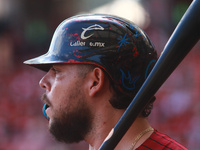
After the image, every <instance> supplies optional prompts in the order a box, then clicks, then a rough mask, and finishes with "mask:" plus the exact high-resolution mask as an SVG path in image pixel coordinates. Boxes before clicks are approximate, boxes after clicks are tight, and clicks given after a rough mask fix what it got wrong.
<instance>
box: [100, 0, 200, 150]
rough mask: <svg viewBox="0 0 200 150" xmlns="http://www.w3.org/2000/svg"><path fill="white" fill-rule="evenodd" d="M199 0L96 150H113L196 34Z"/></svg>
mask: <svg viewBox="0 0 200 150" xmlns="http://www.w3.org/2000/svg"><path fill="white" fill-rule="evenodd" d="M199 28H200V0H194V1H193V2H192V3H191V4H190V6H189V7H188V9H187V11H186V12H185V14H184V15H183V17H182V19H181V20H180V22H179V23H178V25H177V27H176V29H175V30H174V32H173V33H172V35H171V37H170V38H169V40H168V42H167V44H166V45H165V47H164V50H163V53H162V55H161V56H160V58H159V59H158V61H157V63H156V64H155V66H154V68H153V69H152V71H151V73H150V74H149V76H148V78H147V79H146V81H145V82H144V84H143V85H142V87H141V88H140V90H139V91H138V93H137V94H136V96H135V98H134V99H133V100H132V102H131V104H130V105H129V107H128V108H127V109H126V111H125V112H124V114H123V115H122V117H121V118H120V120H119V121H118V123H117V124H116V125H115V127H114V128H113V129H112V130H111V132H110V133H109V135H108V136H107V138H106V139H105V140H104V142H103V144H102V145H101V147H100V148H99V150H113V149H114V148H115V147H116V145H117V144H118V143H119V141H120V140H121V138H122V137H123V136H124V134H125V133H126V131H127V130H128V129H129V127H130V126H131V124H132V123H133V122H134V121H135V119H136V118H137V116H138V115H139V113H140V111H141V110H142V109H144V107H145V106H146V105H147V104H148V102H149V99H150V98H151V97H152V96H153V95H154V94H155V93H156V92H157V91H158V89H159V88H160V87H161V86H162V84H163V83H164V82H165V81H166V80H167V78H168V77H169V76H170V74H171V73H172V72H173V71H174V70H175V69H176V67H177V66H178V65H179V64H180V63H181V61H182V60H183V59H184V58H185V56H186V55H187V54H188V53H189V52H190V50H191V49H192V47H193V46H194V45H195V44H196V43H197V42H198V40H199V38H200V29H199Z"/></svg>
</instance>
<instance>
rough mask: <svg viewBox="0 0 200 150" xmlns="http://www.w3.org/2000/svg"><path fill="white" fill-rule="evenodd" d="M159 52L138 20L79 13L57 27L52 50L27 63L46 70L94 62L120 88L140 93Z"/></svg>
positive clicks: (131, 92)
mask: <svg viewBox="0 0 200 150" xmlns="http://www.w3.org/2000/svg"><path fill="white" fill-rule="evenodd" d="M156 60H157V53H156V51H155V50H154V46H153V44H152V42H151V40H150V39H149V38H148V36H147V35H146V34H145V33H144V31H142V30H141V29H140V28H139V27H138V26H137V25H135V24H134V23H132V22H130V21H127V20H125V19H122V18H119V17H116V16H111V15H100V14H98V15H97V14H91V15H78V16H74V17H71V18H68V19H66V20H64V21H63V22H62V23H61V24H60V25H59V26H58V27H57V29H56V31H55V33H54V35H53V38H52V41H51V45H50V48H49V51H48V52H47V53H46V54H44V55H42V56H39V57H37V58H34V59H30V60H27V61H25V62H24V63H25V64H27V65H31V66H34V67H36V68H39V69H41V70H44V71H48V69H49V67H50V66H51V65H52V64H57V63H66V64H70V63H76V64H93V65H96V66H99V67H100V68H102V69H103V70H105V71H106V72H107V73H108V75H109V76H110V78H111V79H112V80H113V82H114V83H115V85H116V86H117V87H118V89H119V90H120V91H122V92H123V93H125V94H127V95H133V93H136V92H137V91H138V89H139V88H140V86H141V85H142V83H143V82H144V80H145V79H146V77H147V75H148V73H149V72H150V70H151V68H152V66H153V65H154V64H155V62H156Z"/></svg>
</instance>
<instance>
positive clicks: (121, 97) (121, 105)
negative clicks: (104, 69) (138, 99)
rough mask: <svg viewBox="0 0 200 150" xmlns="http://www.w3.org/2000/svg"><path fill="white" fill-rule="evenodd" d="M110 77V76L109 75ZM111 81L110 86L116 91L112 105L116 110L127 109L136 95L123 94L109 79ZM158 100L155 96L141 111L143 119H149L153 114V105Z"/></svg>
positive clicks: (111, 101) (111, 100)
mask: <svg viewBox="0 0 200 150" xmlns="http://www.w3.org/2000/svg"><path fill="white" fill-rule="evenodd" d="M107 76H108V75H107ZM108 78H109V80H110V84H111V86H112V88H113V90H114V94H113V96H112V98H111V99H110V100H109V101H110V104H111V105H112V106H113V107H114V108H116V109H126V108H127V107H128V106H129V105H130V103H131V101H132V100H133V98H134V97H135V95H136V94H135V93H133V95H131V96H129V95H126V94H124V93H122V92H121V91H120V90H119V88H118V87H116V84H114V83H113V81H112V80H111V79H110V77H108ZM155 100H156V97H155V96H153V97H152V98H150V100H149V103H148V104H147V105H146V107H145V108H144V109H143V110H142V111H141V113H140V116H142V117H148V116H149V114H150V113H151V110H152V109H153V103H154V101H155Z"/></svg>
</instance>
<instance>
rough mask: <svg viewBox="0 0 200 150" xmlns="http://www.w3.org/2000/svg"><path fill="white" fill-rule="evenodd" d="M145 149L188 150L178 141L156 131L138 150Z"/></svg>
mask: <svg viewBox="0 0 200 150" xmlns="http://www.w3.org/2000/svg"><path fill="white" fill-rule="evenodd" d="M145 148H146V149H153V150H172V149H173V150H188V149H187V148H185V147H184V146H183V145H181V144H180V143H178V142H177V141H176V140H174V139H172V138H170V137H169V136H168V135H166V134H163V133H160V132H158V131H157V130H154V132H153V133H152V135H151V136H150V137H149V138H148V139H147V140H146V141H145V142H144V143H143V144H142V145H141V146H140V147H139V148H138V149H137V150H140V149H142V150H145Z"/></svg>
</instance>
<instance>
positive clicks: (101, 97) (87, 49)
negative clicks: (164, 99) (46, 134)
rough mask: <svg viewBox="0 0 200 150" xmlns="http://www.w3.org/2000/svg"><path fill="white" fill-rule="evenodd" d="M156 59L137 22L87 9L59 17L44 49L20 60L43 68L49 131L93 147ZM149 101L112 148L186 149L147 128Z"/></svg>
mask: <svg viewBox="0 0 200 150" xmlns="http://www.w3.org/2000/svg"><path fill="white" fill-rule="evenodd" d="M156 60H157V53H156V51H155V49H154V46H153V44H152V42H151V40H150V39H149V38H148V36H147V35H146V33H145V32H144V31H142V30H141V29H140V28H139V27H138V26H137V25H135V24H134V23H132V22H130V21H128V20H125V19H122V18H119V17H116V16H110V15H100V14H99V15H97V14H95V15H93V14H91V15H79V16H73V17H71V18H68V19H66V20H64V21H63V22H62V23H61V24H60V25H59V26H58V27H57V29H56V31H55V33H54V35H53V38H52V41H51V45H50V48H49V51H48V52H47V53H46V54H44V55H42V56H39V57H37V58H33V59H30V60H27V61H25V62H24V63H25V64H27V65H30V66H33V67H36V68H38V69H41V70H43V71H46V72H47V73H46V75H45V76H44V77H43V78H42V79H41V81H40V86H41V87H42V88H43V89H44V90H45V94H44V95H43V97H42V101H43V102H44V107H43V113H44V115H45V116H46V118H47V119H48V120H49V131H50V132H51V133H52V135H53V136H54V137H55V138H56V139H57V140H58V141H61V142H65V143H73V142H79V141H82V140H85V141H86V142H88V143H89V149H90V150H97V149H98V148H99V147H100V146H101V144H102V142H103V141H104V139H105V138H106V137H107V135H108V133H109V132H110V130H111V129H112V128H113V127H114V126H115V124H116V123H117V122H118V120H119V119H120V117H121V116H122V114H123V113H124V111H125V109H126V108H127V107H128V105H129V104H130V102H131V101H132V99H133V98H134V96H135V94H136V93H137V91H138V90H139V88H140V87H141V85H142V84H143V82H144V80H145V79H146V78H147V76H148V74H149V72H150V71H151V69H152V67H153V66H154V64H155V62H156ZM154 100H155V97H152V98H151V99H150V100H149V104H148V105H147V106H146V107H145V109H144V110H141V113H140V115H139V116H138V117H137V118H136V120H135V121H134V123H133V124H132V126H131V127H130V128H129V130H128V131H127V132H126V133H125V135H124V136H123V138H122V139H121V141H120V142H119V143H118V145H117V146H116V148H115V149H116V150H133V149H137V150H149V149H153V150H156V149H159V150H161V149H163V150H168V149H176V150H186V149H187V148H185V147H184V146H182V145H181V144H179V143H178V142H176V141H175V140H173V139H171V138H170V137H168V136H167V135H165V134H162V133H160V132H158V131H157V130H155V129H154V128H152V127H151V125H150V124H149V122H148V121H147V117H148V115H149V114H150V113H151V109H152V107H153V102H154Z"/></svg>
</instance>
